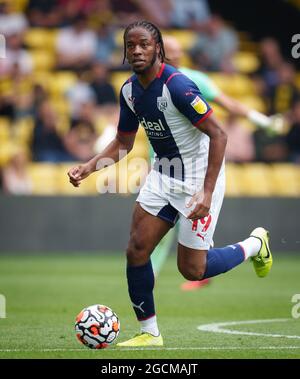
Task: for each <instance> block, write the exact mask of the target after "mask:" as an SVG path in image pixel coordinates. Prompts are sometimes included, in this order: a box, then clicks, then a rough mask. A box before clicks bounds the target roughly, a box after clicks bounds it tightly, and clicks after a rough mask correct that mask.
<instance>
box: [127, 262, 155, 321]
mask: <svg viewBox="0 0 300 379" xmlns="http://www.w3.org/2000/svg"><path fill="white" fill-rule="evenodd" d="M127 282H128V291H129V296H130V299H131V302H132V305H133V309H134V311H135V314H136V317H137V319H138V320H139V321H141V320H146V319H148V318H150V317H152V316H154V315H155V307H154V298H153V288H154V273H153V269H152V264H151V261H150V260H149V262H148V263H146V264H145V265H144V266H128V265H127Z"/></svg>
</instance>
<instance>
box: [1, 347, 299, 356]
mask: <svg viewBox="0 0 300 379" xmlns="http://www.w3.org/2000/svg"><path fill="white" fill-rule="evenodd" d="M277 349H280V350H281V349H285V350H289V349H291V350H292V349H293V350H295V349H300V345H299V346H219V347H218V346H200V347H139V348H137V347H128V348H123V347H122V348H113V347H111V348H108V349H105V351H109V352H121V351H143V350H149V351H154V350H156V351H158V350H277ZM102 351H103V350H96V349H88V348H86V349H0V353H51V352H54V353H55V352H82V353H86V352H88V353H90V352H95V353H98V354H99V353H100V352H102Z"/></svg>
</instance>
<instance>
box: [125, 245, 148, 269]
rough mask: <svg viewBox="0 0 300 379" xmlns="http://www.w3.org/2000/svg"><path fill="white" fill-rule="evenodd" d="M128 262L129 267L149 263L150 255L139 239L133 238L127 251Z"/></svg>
mask: <svg viewBox="0 0 300 379" xmlns="http://www.w3.org/2000/svg"><path fill="white" fill-rule="evenodd" d="M126 256H127V262H128V264H129V265H134V266H135V265H143V264H146V263H147V262H148V261H149V257H150V253H149V252H148V251H147V249H146V248H145V244H143V243H142V241H141V240H139V239H138V238H131V239H130V241H129V244H128V248H127V250H126Z"/></svg>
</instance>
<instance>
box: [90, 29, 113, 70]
mask: <svg viewBox="0 0 300 379" xmlns="http://www.w3.org/2000/svg"><path fill="white" fill-rule="evenodd" d="M116 47H117V45H116V41H115V31H114V29H113V28H112V27H111V26H108V25H100V26H98V29H97V46H96V52H95V60H97V61H99V62H102V63H105V64H113V63H114V62H113V53H114V51H115V49H116Z"/></svg>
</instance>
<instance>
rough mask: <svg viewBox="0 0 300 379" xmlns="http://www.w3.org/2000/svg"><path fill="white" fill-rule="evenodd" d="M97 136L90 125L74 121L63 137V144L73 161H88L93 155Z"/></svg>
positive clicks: (85, 122)
mask: <svg viewBox="0 0 300 379" xmlns="http://www.w3.org/2000/svg"><path fill="white" fill-rule="evenodd" d="M96 139H97V134H96V131H95V129H94V126H93V125H92V123H90V122H87V121H76V122H74V123H73V125H72V127H71V129H70V130H69V132H68V133H67V134H66V135H65V137H64V143H65V146H66V149H67V151H68V152H69V154H71V155H72V156H73V160H79V161H88V160H89V159H91V158H92V157H93V156H94V155H95V152H94V145H95V142H96Z"/></svg>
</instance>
